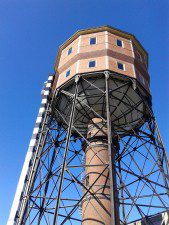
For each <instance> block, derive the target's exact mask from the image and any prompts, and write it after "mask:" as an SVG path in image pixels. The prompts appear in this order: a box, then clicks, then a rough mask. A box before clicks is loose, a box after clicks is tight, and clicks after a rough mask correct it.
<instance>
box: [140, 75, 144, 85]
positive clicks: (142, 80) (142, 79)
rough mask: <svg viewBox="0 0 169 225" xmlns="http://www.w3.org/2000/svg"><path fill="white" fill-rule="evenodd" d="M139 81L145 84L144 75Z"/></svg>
mask: <svg viewBox="0 0 169 225" xmlns="http://www.w3.org/2000/svg"><path fill="white" fill-rule="evenodd" d="M139 80H140V81H141V83H142V84H145V80H144V77H143V75H141V74H140V75H139Z"/></svg>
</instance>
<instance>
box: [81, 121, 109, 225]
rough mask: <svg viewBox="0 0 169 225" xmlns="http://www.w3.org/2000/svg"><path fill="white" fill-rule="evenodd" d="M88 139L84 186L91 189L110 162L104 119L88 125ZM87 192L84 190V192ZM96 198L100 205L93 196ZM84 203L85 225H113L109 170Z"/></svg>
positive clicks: (98, 181)
mask: <svg viewBox="0 0 169 225" xmlns="http://www.w3.org/2000/svg"><path fill="white" fill-rule="evenodd" d="M87 139H88V141H89V142H90V146H88V147H87V148H86V177H85V180H84V185H85V186H86V187H87V188H89V187H90V186H91V185H92V184H93V182H95V180H96V179H97V178H98V177H99V176H100V174H101V173H102V171H103V170H104V169H105V168H106V165H105V164H107V163H108V162H109V155H108V143H107V127H106V124H105V125H104V123H103V121H102V119H100V118H94V119H93V120H92V121H91V123H90V124H89V125H88V132H87ZM85 191H86V190H85V189H84V192H85ZM91 193H94V195H95V197H96V198H97V199H98V201H99V202H100V203H98V201H97V200H96V199H95V198H94V196H92V194H91ZM91 193H88V194H87V195H86V197H85V199H84V200H83V202H82V220H83V222H82V224H83V225H99V224H105V225H111V215H110V212H111V210H110V207H111V202H110V178H109V169H108V168H107V169H106V170H105V171H104V173H103V174H102V175H101V176H100V177H99V179H98V180H97V181H96V183H95V184H94V186H93V187H92V189H91Z"/></svg>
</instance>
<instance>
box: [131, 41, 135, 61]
mask: <svg viewBox="0 0 169 225" xmlns="http://www.w3.org/2000/svg"><path fill="white" fill-rule="evenodd" d="M130 44H131V51H132V55H133V58H135V54H134V49H133V42H132V41H131V40H130Z"/></svg>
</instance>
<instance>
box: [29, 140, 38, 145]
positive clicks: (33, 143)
mask: <svg viewBox="0 0 169 225" xmlns="http://www.w3.org/2000/svg"><path fill="white" fill-rule="evenodd" d="M35 144H36V139H31V141H30V143H29V147H34V146H35Z"/></svg>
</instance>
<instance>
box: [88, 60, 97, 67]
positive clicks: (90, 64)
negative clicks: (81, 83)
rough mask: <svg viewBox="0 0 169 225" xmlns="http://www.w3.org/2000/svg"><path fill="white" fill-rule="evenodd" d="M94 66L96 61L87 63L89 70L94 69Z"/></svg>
mask: <svg viewBox="0 0 169 225" xmlns="http://www.w3.org/2000/svg"><path fill="white" fill-rule="evenodd" d="M95 66H96V61H94V60H93V61H90V62H89V68H91V67H95Z"/></svg>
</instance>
